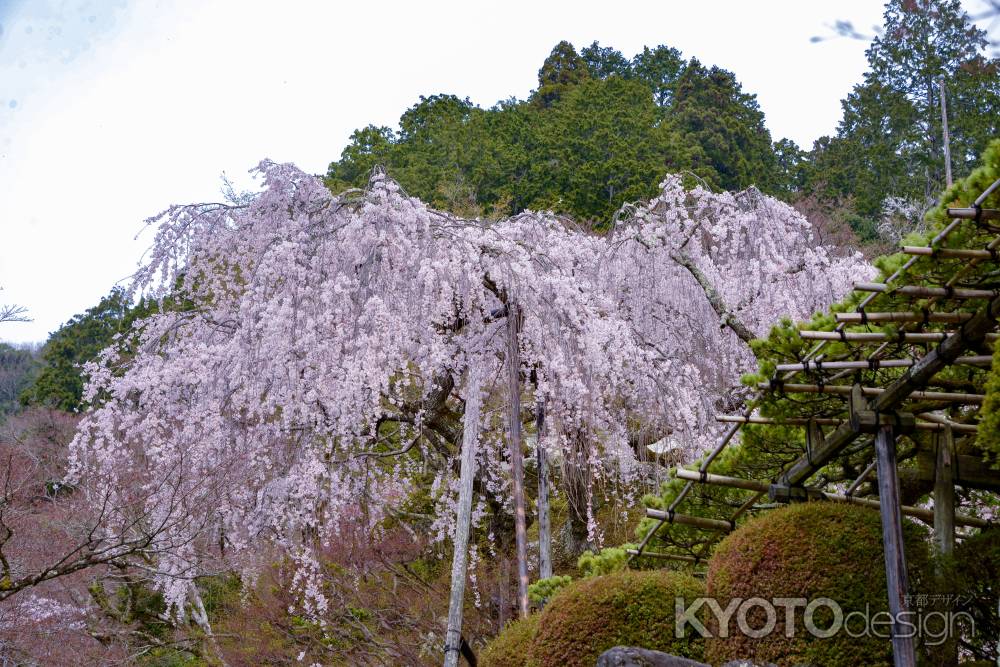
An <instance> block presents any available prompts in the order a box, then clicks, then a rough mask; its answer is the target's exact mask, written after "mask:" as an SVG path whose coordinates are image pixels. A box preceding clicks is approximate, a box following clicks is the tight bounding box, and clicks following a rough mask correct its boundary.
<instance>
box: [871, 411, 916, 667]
mask: <svg viewBox="0 0 1000 667" xmlns="http://www.w3.org/2000/svg"><path fill="white" fill-rule="evenodd" d="M875 456H876V460H877V461H878V491H879V496H880V500H881V504H882V507H881V514H882V546H883V548H884V549H885V579H886V586H887V588H888V591H889V611H890V613H891V614H892V618H893V623H892V657H893V661H894V663H895V666H896V667H915V666H916V664H917V659H916V653H915V650H914V647H913V637H912V635H910V636H905V633H904V626H903V625H902V623H901V621H902V620H903V619H904V616H903V614H904V613H906V612H907V604H906V596H907V595H908V594H909V593H908V589H909V584H908V581H907V577H906V554H905V552H904V550H903V518H902V515H901V514H900V512H899V478H898V476H897V474H896V439H895V436H894V434H893V429H892V426H882V427H881V428H879V430H878V433H876V434H875ZM911 627H912V626H911Z"/></svg>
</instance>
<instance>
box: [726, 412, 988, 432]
mask: <svg viewBox="0 0 1000 667" xmlns="http://www.w3.org/2000/svg"><path fill="white" fill-rule="evenodd" d="M715 421H720V422H726V423H736V424H773V425H775V426H808V425H809V422H810V421H813V422H815V423H816V424H819V425H820V426H840V425H841V424H843V423H844V422H845V421H846V420H844V419H836V418H831V417H814V418H812V419H807V418H805V417H788V418H785V419H773V418H771V417H743V416H741V415H715ZM915 427H916V429H917V430H918V431H943V430H944V429H945V428H948V427H950V428H951V429H952V430H953V431H957V432H960V433H978V432H979V427H978V426H976V425H975V424H959V423H958V422H947V423H941V422H927V421H919V420H918V421H917V422H916V424H915Z"/></svg>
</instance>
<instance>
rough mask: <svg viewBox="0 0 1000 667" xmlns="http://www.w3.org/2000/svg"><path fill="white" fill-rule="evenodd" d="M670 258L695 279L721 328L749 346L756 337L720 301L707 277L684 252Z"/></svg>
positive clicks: (716, 291) (720, 298) (719, 296)
mask: <svg viewBox="0 0 1000 667" xmlns="http://www.w3.org/2000/svg"><path fill="white" fill-rule="evenodd" d="M671 257H672V258H673V260H674V261H675V262H677V263H678V264H680V265H681V266H683V267H684V268H685V269H687V270H688V273H690V274H691V276H692V277H693V278H694V279H695V281H696V282H697V283H698V285H699V286H700V287H701V289H702V290H704V292H705V298H706V299H708V303H709V304H710V305H711V306H712V310H714V311H715V313H716V314H717V315H718V316H719V322H720V323H721V324H722V325H723V326H727V327H729V328H730V329H732V331H733V333H735V334H736V336H737V337H738V338H739V339H740V340H742V341H743V342H744V343H746V344H747V345H749V344H750V341H752V340H753V339H754V338H756V336H754V335H753V332H752V331H750V329H749V327H747V325H745V324H743V322H741V321H740V319H739V318H738V317H736V315H734V314H733V313H732V311H730V310H729V308H728V307H727V306H726V304H725V302H724V301H723V300H722V296H721V295H720V294H719V292H718V290H716V289H715V287H714V286H713V285H712V283H711V282H710V281H709V280H708V277H707V276H705V274H704V273H703V272H702V271H701V269H699V268H698V265H697V264H695V263H694V261H693V260H692V259H691V258H690V257H688V255H687V253H684V252H674V253H671Z"/></svg>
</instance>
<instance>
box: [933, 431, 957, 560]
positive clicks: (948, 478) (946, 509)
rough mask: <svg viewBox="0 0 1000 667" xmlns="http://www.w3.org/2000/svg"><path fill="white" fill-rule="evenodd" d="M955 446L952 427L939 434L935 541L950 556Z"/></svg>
mask: <svg viewBox="0 0 1000 667" xmlns="http://www.w3.org/2000/svg"><path fill="white" fill-rule="evenodd" d="M954 446H955V445H954V440H953V438H952V434H951V429H950V428H946V429H945V430H944V431H942V432H941V433H939V434H938V437H937V450H938V451H937V465H936V466H935V467H934V542H935V543H936V545H937V548H938V553H940V554H941V555H942V556H949V555H951V553H952V552H953V551H954V550H955V477H954V475H955V467H954V465H953V455H954Z"/></svg>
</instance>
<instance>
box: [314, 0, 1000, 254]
mask: <svg viewBox="0 0 1000 667" xmlns="http://www.w3.org/2000/svg"><path fill="white" fill-rule="evenodd" d="M884 21H885V28H884V31H883V33H882V34H881V35H880V36H878V37H876V38H875V39H874V40H873V42H872V44H871V46H870V47H869V49H868V51H867V58H868V64H869V69H868V71H867V72H866V74H865V77H864V81H863V82H862V83H860V84H858V85H857V86H855V88H854V90H853V91H852V92H851V94H850V95H849V96H848V97H847V98H846V99H845V100H843V102H842V105H843V119H842V120H841V122H840V124H839V126H838V128H837V132H836V134H835V135H833V136H828V137H821V138H820V139H818V140H817V141H816V142H815V144H814V145H813V146H812V147H811V149H809V150H804V149H803V148H800V147H799V146H797V145H796V144H795V143H794V142H793V141H791V140H789V139H784V138H783V139H779V140H777V141H772V137H771V136H770V134H769V133H768V131H767V128H766V127H765V125H764V122H763V113H762V112H761V110H760V108H759V106H758V104H757V101H756V99H755V97H754V96H753V95H751V94H748V93H746V92H744V91H743V90H742V88H741V86H740V84H739V82H738V81H737V80H736V77H735V76H734V75H733V74H732V73H731V72H727V71H725V70H722V69H720V68H717V67H706V66H704V65H702V64H701V63H699V62H698V61H697V60H693V59H692V60H690V61H686V60H685V59H684V58H683V56H682V54H681V53H680V52H679V51H678V50H677V49H674V48H671V47H668V46H664V45H660V46H657V47H656V48H652V49H651V48H648V47H646V48H644V49H643V51H642V52H641V53H638V54H636V55H635V56H634V57H632V58H631V59H628V58H626V57H625V56H624V55H623V54H622V53H621V52H619V51H617V50H615V49H613V48H610V47H603V46H601V45H600V44H599V43H597V42H594V43H592V44H591V45H589V46H587V47H585V48H583V49H582V50H581V51H580V53H579V54H578V53H577V52H576V50H575V49H574V47H573V46H572V45H571V44H569V43H568V42H565V41H563V42H560V43H559V44H557V45H556V46H555V48H553V50H552V52H551V54H550V55H549V56H548V58H546V60H545V62H544V63H543V65H542V67H541V69H540V70H539V76H538V87H537V89H536V90H535V91H534V93H533V94H532V95H531V97H530V98H529V99H528V100H526V101H518V100H514V99H511V100H506V101H503V102H501V103H498V104H497V105H495V106H494V107H492V108H490V109H481V108H479V107H476V106H474V105H472V104H471V102H469V101H468V100H464V101H463V100H460V99H458V98H455V97H453V96H446V95H437V96H432V97H429V98H421V101H420V102H419V103H418V104H417V105H415V106H414V107H413V108H411V109H410V110H409V111H407V113H406V114H404V118H406V116H407V115H408V114H417V115H433V116H434V117H435V119H436V122H435V123H434V124H428V125H427V126H425V127H424V128H423V131H422V132H421V133H420V134H419V136H418V135H413V134H409V133H405V132H403V133H401V134H399V135H397V134H396V133H395V132H393V131H392V130H391V129H389V128H385V127H371V126H370V127H368V128H364V129H361V130H358V131H356V132H355V133H354V134H353V135H352V137H351V142H350V144H349V145H348V146H347V148H345V149H344V152H343V154H342V155H341V159H340V160H339V161H337V162H333V163H332V164H331V165H330V167H329V170H328V173H327V181H328V183H329V184H330V185H331V188H332V189H334V190H335V191H340V190H343V189H344V188H346V187H348V186H356V187H363V186H364V184H365V183H366V182H367V178H368V174H369V173H370V171H371V169H372V168H373V167H375V166H376V165H381V166H384V167H385V168H387V169H388V170H389V172H390V173H392V174H393V176H394V177H395V178H397V179H398V180H399V182H400V183H401V184H402V185H403V187H405V188H406V189H407V191H409V192H410V193H412V194H413V195H415V196H418V197H420V198H421V199H423V200H424V201H426V202H428V203H430V204H431V205H434V206H436V207H439V208H444V209H447V210H452V211H455V212H459V213H461V214H466V215H485V216H491V217H498V216H503V215H509V214H514V213H519V212H520V211H522V210H525V209H536V210H537V209H552V210H554V211H556V212H559V213H566V214H569V215H571V216H573V217H574V218H575V219H577V220H580V221H588V222H590V223H591V224H596V225H599V226H606V225H608V223H609V222H610V220H611V218H612V217H613V215H614V214H615V212H616V211H617V210H618V209H619V207H620V206H621V205H622V204H623V203H626V202H630V201H635V200H637V199H644V198H648V197H651V196H653V195H654V194H655V192H656V185H657V181H656V179H658V178H659V175H660V174H663V173H665V172H676V173H680V172H690V173H692V174H694V175H695V176H696V177H698V178H701V179H703V180H704V182H705V183H707V184H708V185H710V186H711V187H713V188H717V189H727V190H740V189H743V188H747V187H749V186H751V185H753V186H756V187H757V188H759V189H761V190H762V191H764V192H766V193H768V194H772V195H776V196H781V197H783V198H785V199H787V200H788V201H798V200H800V199H802V198H816V200H817V201H818V203H820V204H821V205H822V207H823V208H824V210H826V211H827V212H829V213H831V214H832V215H834V217H835V218H836V219H837V220H840V221H842V222H843V223H845V224H847V225H849V226H850V228H851V229H853V230H854V232H855V233H857V234H858V236H859V237H860V239H861V241H863V242H868V241H873V240H875V239H876V238H877V235H876V232H875V227H876V226H877V224H878V221H879V220H880V219H881V218H882V216H883V213H884V211H883V209H884V203H885V199H886V197H888V196H891V197H894V198H901V199H905V200H907V201H910V202H913V203H914V204H915V206H916V207H917V208H919V209H920V210H926V209H927V208H928V207H929V206H930V205H931V204H932V200H933V197H934V195H935V194H936V193H937V192H939V191H940V190H941V189H942V188H943V187H944V185H945V183H944V168H943V165H944V158H943V152H942V142H941V109H940V102H939V94H938V93H939V89H938V88H939V77H941V76H944V79H945V84H946V87H947V98H948V117H949V131H950V135H951V141H950V143H951V154H952V163H953V171H954V173H955V175H956V177H962V176H964V175H966V174H968V173H969V171H970V170H971V168H972V166H973V164H974V162H975V160H976V159H977V157H978V156H979V155H980V154H981V153H982V152H983V150H985V148H986V145H987V143H988V142H989V140H990V139H991V138H992V137H995V136H997V131H998V129H1000V126H998V120H997V119H998V118H1000V71H998V60H997V58H995V57H990V56H989V53H988V51H987V47H988V42H987V36H986V34H985V33H984V32H983V31H982V30H980V29H979V28H977V27H976V26H975V25H974V24H973V23H972V21H971V19H970V18H969V16H968V15H967V14H966V13H965V12H964V10H963V9H962V7H961V4H960V0H891V1H890V2H889V3H888V4H887V5H886V9H885V15H884ZM624 81H628V82H631V83H634V84H636V86H637V88H635V89H633V88H631V87H627V86H624V85H623V82H624ZM574 91H578V93H579V97H577V98H575V99H574V95H573V92H574ZM590 98H594V100H591V99H590ZM598 99H600V100H601V101H600V102H598V101H597V100H598ZM438 107H441V108H438ZM403 124H404V121H403V119H401V121H400V125H401V126H402V125H403ZM606 127H610V128H616V132H615V133H614V135H613V136H614V139H615V141H616V143H615V145H614V147H613V150H612V149H611V148H609V147H608V144H606V143H605V142H606V140H607V138H608V134H607V133H606V132H604V131H602V128H606ZM589 128H595V129H593V130H592V129H589ZM567 132H569V135H567V134H566V133H567ZM568 138H571V139H572V142H573V144H574V146H575V148H576V149H581V150H582V151H583V153H581V155H583V154H585V155H587V158H586V160H584V159H583V158H582V157H581V156H580V155H574V156H572V159H567V152H568V151H567V150H566V143H565V142H566V140H567V139H568ZM612 161H613V162H614V164H611V163H610V162H612ZM584 162H585V167H586V168H584V169H581V168H580V167H581V163H584ZM609 174H612V175H613V177H609ZM595 193H599V196H598V195H597V194H595Z"/></svg>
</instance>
